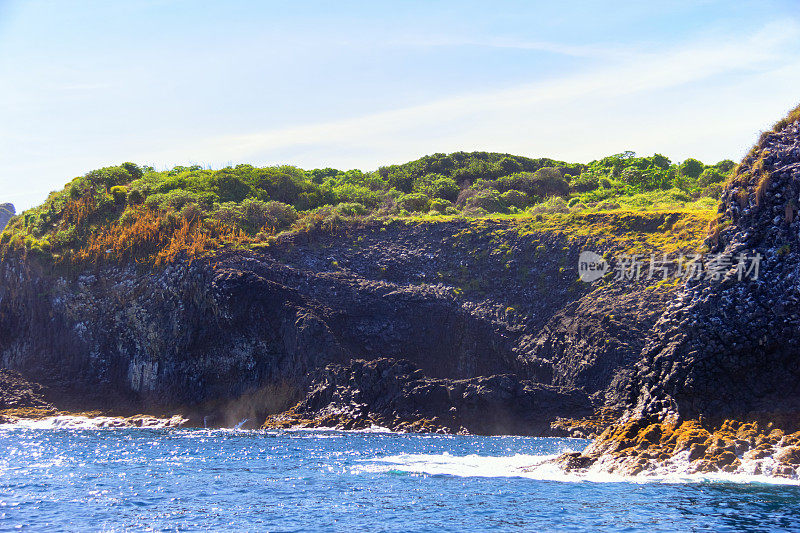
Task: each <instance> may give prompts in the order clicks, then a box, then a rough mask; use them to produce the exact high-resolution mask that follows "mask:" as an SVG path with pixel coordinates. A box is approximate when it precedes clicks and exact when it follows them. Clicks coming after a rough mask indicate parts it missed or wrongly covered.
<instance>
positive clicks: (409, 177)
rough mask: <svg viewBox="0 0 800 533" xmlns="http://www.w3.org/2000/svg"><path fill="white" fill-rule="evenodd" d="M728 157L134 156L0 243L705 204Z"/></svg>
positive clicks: (200, 237)
mask: <svg viewBox="0 0 800 533" xmlns="http://www.w3.org/2000/svg"><path fill="white" fill-rule="evenodd" d="M733 168H734V164H733V162H731V161H727V160H726V161H721V162H720V163H717V164H715V165H705V164H703V163H701V162H700V161H698V160H696V159H687V160H686V161H684V162H682V163H681V164H675V163H672V162H671V161H670V160H669V159H667V158H666V157H664V156H662V155H659V154H656V155H654V156H651V157H636V156H635V154H633V153H632V152H624V153H622V154H617V155H613V156H609V157H606V158H603V159H601V160H597V161H592V162H591V163H588V164H577V163H565V162H562V161H555V160H551V159H529V158H525V157H519V156H512V155H508V154H496V153H486V152H473V153H464V152H458V153H453V154H447V155H446V154H434V155H430V156H426V157H423V158H421V159H418V160H416V161H412V162H409V163H405V164H402V165H391V166H388V167H381V168H379V169H378V170H376V171H372V172H362V171H360V170H349V171H340V170H336V169H332V168H324V169H315V170H302V169H299V168H296V167H292V166H277V167H264V168H258V167H254V166H251V165H237V166H235V167H226V168H223V169H219V170H209V169H203V168H201V167H199V166H191V167H183V166H179V167H175V168H173V169H171V170H166V171H156V170H155V169H153V168H149V167H145V168H141V167H139V166H137V165H135V164H133V163H124V164H122V165H120V166H115V167H107V168H102V169H99V170H94V171H92V172H89V173H88V174H86V175H85V176H81V177H78V178H75V179H74V180H72V181H71V182H69V183H67V184H66V185H65V187H64V189H63V190H61V191H58V192H54V193H51V194H50V196H49V197H48V198H47V200H46V201H45V202H44V203H43V204H42V205H41V206H39V207H37V208H34V209H30V210H28V211H26V212H25V213H23V214H22V215H20V216H18V217H15V218H14V219H13V220H12V221H11V223H10V224H9V226H8V228H7V229H6V231H5V232H4V233H3V234H2V235H0V253H5V252H7V251H9V250H12V249H25V250H27V251H28V252H30V253H34V254H41V255H43V256H47V257H53V258H55V259H56V260H72V261H102V260H105V259H114V260H118V259H124V258H127V259H134V260H139V261H143V262H153V263H155V264H159V263H162V262H166V261H170V260H172V259H174V258H175V257H176V256H177V255H178V254H180V253H187V254H189V255H190V256H191V255H197V254H202V253H204V252H206V251H209V250H213V249H216V248H218V247H220V246H252V245H257V244H258V243H268V242H270V239H271V238H272V237H273V236H274V235H275V234H277V233H279V232H281V231H285V230H295V231H309V230H312V229H315V228H324V229H326V230H328V231H337V229H339V228H342V227H344V226H345V224H346V222H347V221H348V220H352V219H362V218H380V219H387V218H406V217H408V218H413V219H419V220H428V219H440V218H442V217H454V216H461V217H472V218H482V217H493V218H506V217H510V218H522V219H525V218H527V217H538V218H537V220H538V219H541V217H542V216H543V215H547V216H548V217H549V216H550V215H552V214H570V213H571V214H578V213H583V214H590V213H605V212H610V211H611V212H613V211H620V212H627V211H633V212H644V211H664V210H681V211H687V210H690V211H691V210H694V211H702V212H705V211H709V212H711V211H712V209H713V207H714V206H715V205H716V199H717V198H718V197H719V194H720V191H721V187H722V183H723V182H724V181H725V180H726V179H727V178H728V175H729V174H730V173H731V170H732V169H733Z"/></svg>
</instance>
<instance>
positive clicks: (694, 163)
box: [680, 157, 704, 179]
mask: <svg viewBox="0 0 800 533" xmlns="http://www.w3.org/2000/svg"><path fill="white" fill-rule="evenodd" d="M703 168H704V165H703V163H701V162H700V161H698V160H697V159H693V158H691V157H690V158H689V159H687V160H685V161H684V162H683V163H681V166H680V170H681V174H683V175H684V176H686V177H688V178H692V179H697V177H698V176H699V175H700V173H701V172H703Z"/></svg>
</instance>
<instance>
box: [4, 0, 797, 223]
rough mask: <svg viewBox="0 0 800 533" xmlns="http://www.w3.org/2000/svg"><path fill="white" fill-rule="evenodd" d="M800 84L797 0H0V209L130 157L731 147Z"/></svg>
mask: <svg viewBox="0 0 800 533" xmlns="http://www.w3.org/2000/svg"><path fill="white" fill-rule="evenodd" d="M612 5H613V7H612ZM799 88H800V5H798V2H797V1H770V0H762V1H758V2H748V1H737V2H729V1H726V2H722V1H711V0H709V1H702V0H701V1H692V2H689V1H687V2H682V1H671V2H608V1H602V2H601V1H597V2H593V1H591V2H590V1H584V2H552V1H549V2H516V1H507V2H505V1H493V2H469V1H459V2H455V1H454V2H445V1H432V0H428V1H419V2H416V1H403V2H399V1H398V2H378V1H369V2H367V1H363V2H356V1H337V2H332V1H330V2H302V1H275V2H242V1H230V0H229V1H226V2H200V1H189V0H185V1H184V0H149V1H144V0H143V1H136V0H128V1H118V2H113V1H102V2H70V1H35V0H33V1H24V2H16V1H3V0H0V202H2V201H12V202H14V203H15V204H16V205H17V206H18V208H27V207H31V206H33V205H35V204H37V203H39V202H41V201H42V200H43V199H44V198H45V197H46V196H47V194H48V192H50V191H51V190H55V189H60V188H61V187H62V186H63V184H64V183H65V182H67V181H68V180H70V179H72V178H73V177H75V176H77V175H80V174H84V173H85V172H87V171H89V170H91V169H94V168H98V167H101V166H105V165H110V164H118V163H120V162H123V161H135V162H138V163H140V164H150V165H153V166H155V167H157V168H166V167H171V166H173V165H176V164H188V163H197V164H203V165H209V166H211V167H213V168H218V167H221V166H225V165H227V164H232V163H233V164H235V163H239V162H248V163H254V164H259V165H269V164H282V163H292V164H296V165H298V166H301V167H304V168H315V167H320V166H333V167H337V168H360V169H363V170H371V169H374V168H377V167H378V166H379V165H382V164H389V163H400V162H404V161H408V160H411V159H416V158H417V157H420V156H422V155H425V154H429V153H434V152H451V151H456V150H467V151H471V150H486V151H500V152H509V153H514V154H520V155H528V156H533V157H537V156H549V157H554V158H559V159H565V160H570V161H590V160H592V159H595V158H597V157H601V156H604V155H608V154H612V153H617V152H621V151H623V150H634V151H636V152H638V153H640V154H652V153H654V152H660V153H663V154H665V155H667V156H669V157H670V158H672V159H673V160H675V161H680V160H682V159H684V158H686V157H689V156H695V157H699V158H700V159H702V160H704V161H706V162H716V161H718V160H720V159H723V158H733V159H738V158H740V157H741V156H742V155H743V154H744V152H745V151H746V150H747V149H748V148H749V146H750V145H751V144H752V143H753V142H754V140H755V138H756V136H757V135H758V132H759V131H760V130H763V129H765V128H767V127H769V126H770V125H771V124H772V123H773V122H775V121H776V120H777V119H778V118H780V116H781V115H782V114H784V113H785V112H786V111H787V110H788V109H789V108H790V107H793V106H794V105H796V104H797V103H798V102H800V89H799Z"/></svg>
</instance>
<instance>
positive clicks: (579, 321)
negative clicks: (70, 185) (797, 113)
mask: <svg viewBox="0 0 800 533" xmlns="http://www.w3.org/2000/svg"><path fill="white" fill-rule="evenodd" d="M588 217H590V218H587V217H581V216H573V215H558V216H556V215H554V216H551V217H544V218H543V217H538V218H536V217H528V218H522V219H509V220H477V221H469V220H463V219H462V220H453V221H442V222H412V221H402V220H400V221H390V222H381V221H376V222H370V223H363V224H355V225H352V226H349V227H346V228H344V229H342V230H340V231H336V232H331V231H319V230H318V231H310V232H297V233H292V234H287V235H284V236H282V237H281V238H279V239H278V240H277V241H276V242H274V243H272V244H271V245H270V246H266V247H261V248H259V249H252V250H234V249H229V250H220V251H218V252H216V253H214V254H210V255H207V256H205V257H200V258H193V259H192V260H187V259H181V258H180V256H179V257H178V259H177V260H176V261H174V262H172V263H170V264H168V265H166V266H163V267H150V266H144V265H141V264H137V263H134V262H130V263H118V262H109V263H106V264H103V265H98V266H91V265H85V266H81V265H73V266H70V267H69V268H66V267H64V266H63V265H62V266H60V267H53V266H52V265H48V264H46V263H44V264H43V263H42V262H41V261H38V260H36V259H35V258H31V257H27V258H26V257H25V256H24V254H19V255H13V254H11V255H9V256H7V257H6V258H5V259H4V261H3V263H2V266H0V331H2V332H3V335H2V336H0V364H2V366H3V367H5V368H11V369H15V370H18V371H20V372H21V373H22V374H23V375H25V376H26V377H28V378H29V379H31V380H33V381H37V382H39V383H42V384H43V385H44V386H45V387H46V389H47V390H48V391H50V395H51V397H52V398H54V399H56V400H58V402H60V404H61V405H64V406H68V407H69V406H74V408H76V409H83V410H85V409H89V408H105V409H110V408H114V409H119V410H123V411H150V412H165V411H169V410H175V409H181V410H182V411H183V412H184V413H185V414H187V415H189V416H190V417H191V418H192V419H193V420H194V422H195V423H197V424H201V423H204V421H205V423H213V424H217V425H228V426H229V425H233V424H236V423H238V422H239V421H241V420H242V419H244V418H248V419H250V420H251V421H257V423H260V422H261V421H263V420H264V419H265V418H266V417H267V416H268V415H271V414H275V413H279V412H281V411H284V410H286V409H288V408H289V407H291V406H292V405H294V404H295V402H297V401H299V400H302V399H303V398H304V397H305V395H306V393H307V390H308V388H309V387H310V386H312V385H314V377H317V376H318V373H316V374H315V373H314V371H320V370H321V369H323V368H325V367H326V366H327V365H330V364H335V365H345V366H347V365H351V364H355V363H351V361H352V360H354V359H362V360H367V361H374V360H377V359H381V358H392V359H395V360H403V361H408V362H409V364H412V365H414V366H415V368H418V369H419V370H420V372H421V373H422V375H421V376H420V375H416V374H415V376H414V377H413V379H411V378H409V379H410V380H411V381H414V380H422V381H421V382H420V383H422V382H425V383H427V385H432V384H434V382H431V381H429V380H444V381H439V382H436V383H437V385H436V386H437V387H438V388H439V389H447V390H451V391H452V390H456V389H457V390H459V391H461V392H462V394H461V396H460V398H461V399H460V400H459V399H457V398H455V397H453V400H452V401H453V404H452V405H449V407H448V406H447V405H445V404H446V402H440V403H438V404H436V405H440V406H441V408H442V410H444V412H443V413H439V418H440V419H442V420H444V419H445V418H446V417H444V416H443V415H447V414H448V413H449V412H450V407H455V408H456V411H458V409H459V405H461V404H459V402H462V400H463V391H462V389H463V388H464V387H466V386H467V385H468V383H466V384H462V385H459V384H458V383H456V382H457V381H463V380H474V379H476V378H487V379H485V380H484V381H482V382H474V383H475V384H476V386H477V387H479V388H480V389H481V390H483V391H485V392H486V394H488V395H489V396H491V397H493V398H497V399H498V400H497V401H496V402H495V404H494V405H495V412H499V411H500V410H502V409H506V410H507V411H508V413H511V414H513V413H519V408H518V406H516V405H515V402H516V401H517V400H518V399H519V398H520V397H521V396H519V394H522V395H523V396H525V397H531V398H533V396H530V395H531V394H533V392H531V393H528V392H524V391H525V390H528V391H533V390H534V389H536V390H539V391H540V392H539V393H536V394H534V396H536V395H537V394H538V396H537V397H539V398H544V397H545V396H547V397H548V398H550V399H549V400H548V401H547V402H540V403H538V404H537V403H536V401H533V402H532V403H531V405H542V406H544V408H542V409H539V410H536V409H534V412H533V413H527V414H525V416H523V417H521V416H518V415H513V416H509V420H511V421H512V422H511V423H509V424H506V425H503V427H502V431H503V432H511V433H526V434H533V433H535V434H541V433H543V432H546V431H544V430H543V429H542V428H546V427H547V426H548V425H549V423H550V422H552V421H553V420H554V419H555V418H557V417H577V416H584V415H586V408H587V406H588V405H592V406H598V405H602V404H603V403H605V402H610V403H612V404H613V403H618V395H619V391H620V389H619V383H620V382H622V381H624V380H623V377H624V376H625V375H627V373H630V372H631V368H632V365H633V364H634V363H635V361H636V360H637V357H638V355H639V352H640V351H641V349H642V347H643V339H644V337H645V332H647V331H648V330H649V329H650V328H651V327H652V326H653V324H654V322H655V320H656V319H657V317H658V314H659V310H660V309H661V308H662V307H663V305H664V304H665V303H666V302H667V301H668V300H669V299H670V298H671V293H672V292H673V291H674V290H675V287H674V286H673V285H670V284H660V283H654V282H644V281H640V282H619V283H612V282H608V281H597V282H595V283H594V284H588V283H584V282H581V281H579V280H578V276H577V270H576V267H577V260H578V254H579V253H580V251H581V250H583V249H586V248H588V249H595V250H608V251H609V252H614V251H617V252H619V251H624V250H626V249H628V247H629V245H630V244H631V243H636V245H637V246H639V248H640V250H642V251H643V252H644V251H648V250H650V251H653V252H663V251H665V248H669V249H670V250H672V251H674V250H677V249H682V247H683V248H687V249H690V248H692V247H694V246H696V245H697V244H698V241H699V240H700V239H701V238H702V235H704V233H705V227H706V225H707V218H706V217H705V214H704V213H699V214H698V213H691V212H685V213H680V212H678V213H661V212H650V213H643V214H630V213H617V214H600V215H589V216H588ZM614 224H616V225H617V226H614ZM615 229H620V231H613V230H615ZM609 230H611V234H610V235H611V237H609ZM403 364H405V363H403ZM492 376H511V377H510V378H500V377H495V378H492ZM489 378H491V379H489ZM507 379H511V380H512V381H513V382H514V383H517V385H514V388H515V390H518V391H522V392H520V393H519V394H517V393H514V394H508V386H507ZM426 380H428V381H426ZM411 381H407V382H406V383H405V384H404V385H403V386H404V387H405V386H406V385H408V386H409V387H411V388H412V389H413V388H415V387H414V385H415V384H414V383H411ZM420 383H417V385H419V384H420ZM526 383H527V385H526ZM317 385H318V384H317ZM427 385H426V386H427ZM459 387H461V388H459ZM541 387H544V388H541ZM547 387H550V388H549V389H548V388H547ZM417 388H418V387H417ZM434 388H436V387H434ZM409 390H410V389H409ZM504 390H505V392H503V391H504ZM547 391H549V392H547ZM526 395H527V396H526ZM548 395H549V396H548ZM589 396H591V399H590V398H589ZM331 398H333V396H331ZM337 398H340V399H341V398H347V401H348V402H350V401H351V400H352V399H353V398H352V395H351V394H349V393H346V394H344V393H343V394H339V395H338V396H337ZM553 398H563V399H564V400H565V401H564V402H558V401H554V400H553ZM337 401H339V400H337ZM493 401H494V400H493ZM537 401H538V400H537ZM333 403H334V404H335V403H336V402H333ZM361 403H362V404H363V403H365V402H361ZM320 407H324V406H320ZM339 407H342V406H339V405H333V406H332V409H338V408H339ZM445 407H446V409H445ZM364 409H366V410H367V411H370V409H371V406H370V405H367V407H366V408H362V412H364ZM379 411H380V409H378V410H376V411H375V413H374V414H376V415H377V414H380V413H379ZM415 413H416V414H415ZM383 414H386V413H385V412H384V413H383ZM406 415H407V416H406ZM364 416H367V418H368V417H369V415H368V414H367V415H364ZM414 416H418V417H419V418H420V419H422V418H428V417H432V416H435V413H433V412H430V411H427V412H426V411H424V410H421V411H419V412H411V411H408V412H406V413H405V414H404V417H405V418H403V417H401V418H403V420H400V421H398V423H400V422H406V423H410V422H412V420H411V418H413V417H414ZM384 418H385V417H384ZM451 418H452V417H451ZM342 423H344V422H342ZM437 428H438V429H446V430H449V431H456V430H460V429H462V428H463V429H464V430H467V431H472V432H496V431H501V429H500V427H499V426H498V427H495V428H494V429H492V426H491V425H490V424H489V425H487V424H486V423H485V421H483V422H481V421H480V420H479V419H478V418H476V417H469V416H463V417H460V418H457V419H453V420H451V422H450V423H441V424H439V425H438V426H437Z"/></svg>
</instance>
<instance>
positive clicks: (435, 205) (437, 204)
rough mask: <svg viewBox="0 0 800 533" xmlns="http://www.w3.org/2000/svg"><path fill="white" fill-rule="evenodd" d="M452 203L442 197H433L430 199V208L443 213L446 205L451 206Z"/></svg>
mask: <svg viewBox="0 0 800 533" xmlns="http://www.w3.org/2000/svg"><path fill="white" fill-rule="evenodd" d="M452 206H453V203H452V202H450V201H448V200H445V199H443V198H434V199H433V200H431V209H433V210H434V211H438V212H439V213H444V212H446V211H447V208H448V207H452Z"/></svg>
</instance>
